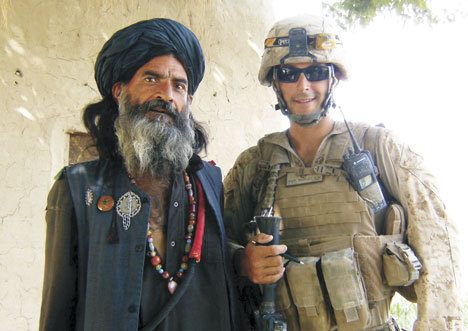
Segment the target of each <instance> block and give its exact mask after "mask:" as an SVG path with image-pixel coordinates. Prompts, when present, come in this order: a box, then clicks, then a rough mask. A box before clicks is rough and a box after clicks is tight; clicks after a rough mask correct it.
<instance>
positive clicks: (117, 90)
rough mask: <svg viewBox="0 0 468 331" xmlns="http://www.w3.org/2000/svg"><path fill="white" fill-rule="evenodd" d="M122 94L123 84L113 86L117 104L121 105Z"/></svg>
mask: <svg viewBox="0 0 468 331" xmlns="http://www.w3.org/2000/svg"><path fill="white" fill-rule="evenodd" d="M121 93H122V82H117V83H115V84H114V85H112V96H113V97H114V101H115V103H116V104H119V98H120V94H121Z"/></svg>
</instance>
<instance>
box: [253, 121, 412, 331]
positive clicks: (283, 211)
mask: <svg viewBox="0 0 468 331" xmlns="http://www.w3.org/2000/svg"><path fill="white" fill-rule="evenodd" d="M366 130H367V127H358V128H357V130H355V131H354V134H355V135H356V137H358V139H359V140H360V141H361V144H362V141H363V140H364V135H365V133H366ZM323 144H324V145H323V146H322V147H321V149H320V151H319V152H318V154H317V156H316V160H315V162H314V165H313V167H303V166H300V165H292V163H294V162H291V161H292V160H291V159H290V157H289V155H288V153H287V151H286V150H284V149H283V148H281V147H279V146H276V145H270V146H273V147H270V148H272V149H273V150H274V151H273V152H272V151H269V153H267V154H270V155H274V159H275V160H276V161H277V162H281V167H280V171H279V173H278V177H277V187H276V192H275V205H274V210H275V216H280V217H281V218H282V226H281V232H280V237H281V243H283V244H285V245H287V246H288V252H289V253H291V254H292V255H294V256H297V257H300V259H301V260H302V261H303V262H304V263H305V264H304V265H299V264H295V263H289V265H288V266H287V268H286V272H285V276H284V277H283V278H282V279H281V280H280V282H279V285H278V290H277V307H278V309H279V310H281V311H282V312H283V314H284V315H285V317H286V318H287V321H288V330H293V331H294V330H331V329H332V328H334V327H335V326H338V329H339V330H392V327H391V325H390V324H391V322H388V321H389V320H390V319H389V314H388V312H389V308H390V301H391V298H392V296H393V294H394V292H395V291H394V288H392V287H390V286H388V285H387V284H386V282H385V281H384V279H383V273H382V270H383V263H382V256H383V254H384V250H385V247H386V244H387V243H391V242H401V241H402V237H403V236H402V234H397V235H379V234H378V233H377V231H376V227H375V219H374V215H372V213H371V212H370V211H369V208H368V206H367V203H366V202H365V201H364V200H363V199H362V198H361V197H360V196H359V194H358V193H357V192H356V191H355V190H354V189H353V188H352V187H351V185H350V184H349V183H348V181H347V179H346V177H345V173H344V172H343V171H342V170H341V164H342V156H343V154H344V151H345V148H347V147H349V146H350V139H349V136H348V134H347V132H345V133H341V134H338V135H336V136H334V137H331V138H329V139H327V140H326V141H324V143H323ZM262 154H263V153H262ZM281 154H283V155H281ZM278 160H279V161H278ZM285 160H287V162H284V161H285ZM265 161H266V162H268V161H267V160H265ZM265 161H262V162H260V166H261V165H262V164H263V165H264V164H265ZM270 161H271V159H270ZM274 165H275V164H272V163H271V162H270V164H269V166H270V168H271V167H272V166H274ZM264 194H265V193H264V192H262V190H260V192H259V195H260V196H261V199H264V198H265V197H264ZM260 201H262V200H260ZM400 216H401V217H402V215H400ZM390 321H391V320H390Z"/></svg>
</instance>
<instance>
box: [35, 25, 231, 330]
mask: <svg viewBox="0 0 468 331" xmlns="http://www.w3.org/2000/svg"><path fill="white" fill-rule="evenodd" d="M203 73H204V57H203V53H202V49H201V46H200V44H199V42H198V40H197V38H196V37H195V35H194V34H193V33H192V32H191V31H190V30H188V29H187V28H186V27H185V26H183V25H182V24H180V23H178V22H175V21H173V20H169V19H151V20H147V21H142V22H138V23H135V24H133V25H131V26H128V27H126V28H124V29H122V30H120V31H118V32H116V33H115V34H114V35H113V36H112V37H111V38H110V40H109V41H107V42H106V43H105V45H104V47H103V49H102V50H101V52H100V53H99V55H98V57H97V61H96V66H95V78H96V83H97V86H98V88H99V91H100V93H101V95H102V97H103V98H102V100H101V101H99V102H97V103H94V104H90V105H88V106H87V107H86V109H85V111H84V116H83V119H84V123H85V126H86V128H87V129H88V131H89V133H90V134H91V135H92V137H93V138H94V139H95V142H96V147H97V149H98V152H99V159H98V160H95V161H91V162H85V163H79V164H75V165H72V166H69V167H66V168H64V169H63V170H62V171H61V172H60V174H59V175H58V177H57V179H56V182H55V184H54V186H53V187H52V189H51V191H50V193H49V197H48V201H47V211H46V221H47V240H46V267H45V274H44V286H43V297H42V310H41V320H40V330H72V329H73V330H138V329H143V330H188V329H190V330H234V329H236V328H237V327H238V326H239V323H237V316H238V314H237V307H236V302H237V301H236V299H235V291H234V290H233V286H232V281H231V275H232V273H231V270H230V269H229V268H230V266H229V265H230V264H229V263H226V256H227V251H226V245H225V242H226V241H225V232H224V228H223V221H222V200H223V195H222V183H221V172H220V169H219V168H217V167H215V166H214V165H212V164H211V163H208V162H204V161H202V160H201V159H200V157H199V156H198V155H197V153H199V152H200V151H201V150H203V149H206V144H207V136H206V132H205V130H204V129H203V127H202V126H201V125H200V124H199V123H197V122H196V121H195V120H194V119H193V116H192V114H191V110H190V105H191V102H192V97H193V95H194V93H195V91H196V89H197V87H198V85H199V83H200V81H201V80H202V78H203Z"/></svg>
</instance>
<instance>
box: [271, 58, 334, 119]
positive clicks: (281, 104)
mask: <svg viewBox="0 0 468 331" xmlns="http://www.w3.org/2000/svg"><path fill="white" fill-rule="evenodd" d="M328 67H329V74H328V93H327V97H326V99H325V100H324V101H323V104H322V109H321V110H320V112H318V113H312V114H305V115H296V114H292V113H291V112H290V111H289V110H288V108H287V105H286V102H285V101H284V98H283V95H282V93H281V90H280V89H279V86H278V85H277V81H278V80H277V73H276V69H274V70H273V90H274V91H275V93H276V98H277V99H278V103H277V104H276V105H275V109H276V110H278V109H279V110H281V113H282V114H283V115H285V116H287V117H288V118H289V119H290V120H291V121H293V122H294V123H296V124H299V125H300V126H314V125H317V124H318V123H319V122H320V120H321V119H322V118H323V117H325V116H327V115H328V112H329V110H330V108H332V107H333V108H334V107H335V101H334V100H333V89H334V88H335V86H336V85H337V84H338V79H337V78H336V76H335V71H334V68H333V65H331V64H329V65H328Z"/></svg>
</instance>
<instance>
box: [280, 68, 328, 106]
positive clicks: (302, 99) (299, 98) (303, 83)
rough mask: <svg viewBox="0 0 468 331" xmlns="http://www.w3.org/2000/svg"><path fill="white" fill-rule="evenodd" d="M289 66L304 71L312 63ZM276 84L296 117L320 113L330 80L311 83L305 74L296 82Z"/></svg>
mask: <svg viewBox="0 0 468 331" xmlns="http://www.w3.org/2000/svg"><path fill="white" fill-rule="evenodd" d="M289 66H290V67H294V68H299V69H304V68H307V67H309V66H310V63H297V64H291V65H289ZM276 83H277V84H278V85H277V86H278V87H279V89H280V90H281V93H282V94H283V99H284V101H285V102H286V104H287V106H288V110H289V111H290V112H291V113H293V114H296V115H306V114H312V113H317V112H319V111H320V109H321V108H322V103H323V101H324V100H325V97H326V95H327V92H328V79H325V80H320V81H313V82H310V81H308V80H307V78H306V77H305V75H304V73H301V74H300V75H299V78H298V79H297V81H296V82H292V83H285V82H281V81H278V82H276Z"/></svg>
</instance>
